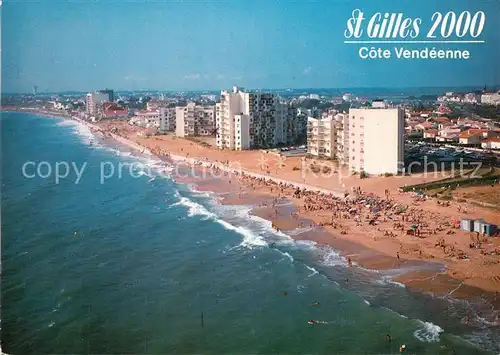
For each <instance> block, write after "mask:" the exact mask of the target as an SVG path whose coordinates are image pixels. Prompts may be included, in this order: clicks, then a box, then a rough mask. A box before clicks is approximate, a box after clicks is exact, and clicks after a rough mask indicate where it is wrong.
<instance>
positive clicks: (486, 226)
mask: <svg viewBox="0 0 500 355" xmlns="http://www.w3.org/2000/svg"><path fill="white" fill-rule="evenodd" d="M474 232H478V233H480V234H483V235H486V236H492V235H495V234H496V233H497V226H496V225H494V224H491V223H488V222H486V221H484V220H482V219H481V220H478V221H476V222H475V223H474Z"/></svg>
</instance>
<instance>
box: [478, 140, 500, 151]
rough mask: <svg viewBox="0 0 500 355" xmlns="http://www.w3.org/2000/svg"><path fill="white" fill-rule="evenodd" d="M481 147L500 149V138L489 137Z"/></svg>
mask: <svg viewBox="0 0 500 355" xmlns="http://www.w3.org/2000/svg"><path fill="white" fill-rule="evenodd" d="M481 147H482V148H485V149H500V138H488V139H487V140H485V141H483V142H482V143H481Z"/></svg>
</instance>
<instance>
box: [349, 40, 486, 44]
mask: <svg viewBox="0 0 500 355" xmlns="http://www.w3.org/2000/svg"><path fill="white" fill-rule="evenodd" d="M344 43H346V44H371V43H374V44H405V43H406V44H411V43H416V44H430V43H437V44H440V43H441V44H446V43H452V44H470V43H486V41H482V40H478V41H469V40H465V41H455V40H450V41H446V40H444V41H440V40H438V41H398V40H386V41H383V40H359V41H358V40H354V41H349V40H347V41H344Z"/></svg>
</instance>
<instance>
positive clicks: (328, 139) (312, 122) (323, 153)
mask: <svg viewBox="0 0 500 355" xmlns="http://www.w3.org/2000/svg"><path fill="white" fill-rule="evenodd" d="M307 153H309V154H311V155H314V156H317V157H327V158H334V157H335V156H336V154H337V127H336V121H335V118H334V117H333V116H332V115H328V116H326V117H323V118H314V117H309V118H308V120H307Z"/></svg>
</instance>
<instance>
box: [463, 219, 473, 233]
mask: <svg viewBox="0 0 500 355" xmlns="http://www.w3.org/2000/svg"><path fill="white" fill-rule="evenodd" d="M460 229H461V230H464V231H467V232H472V231H474V220H472V219H469V218H462V219H461V220H460Z"/></svg>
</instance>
